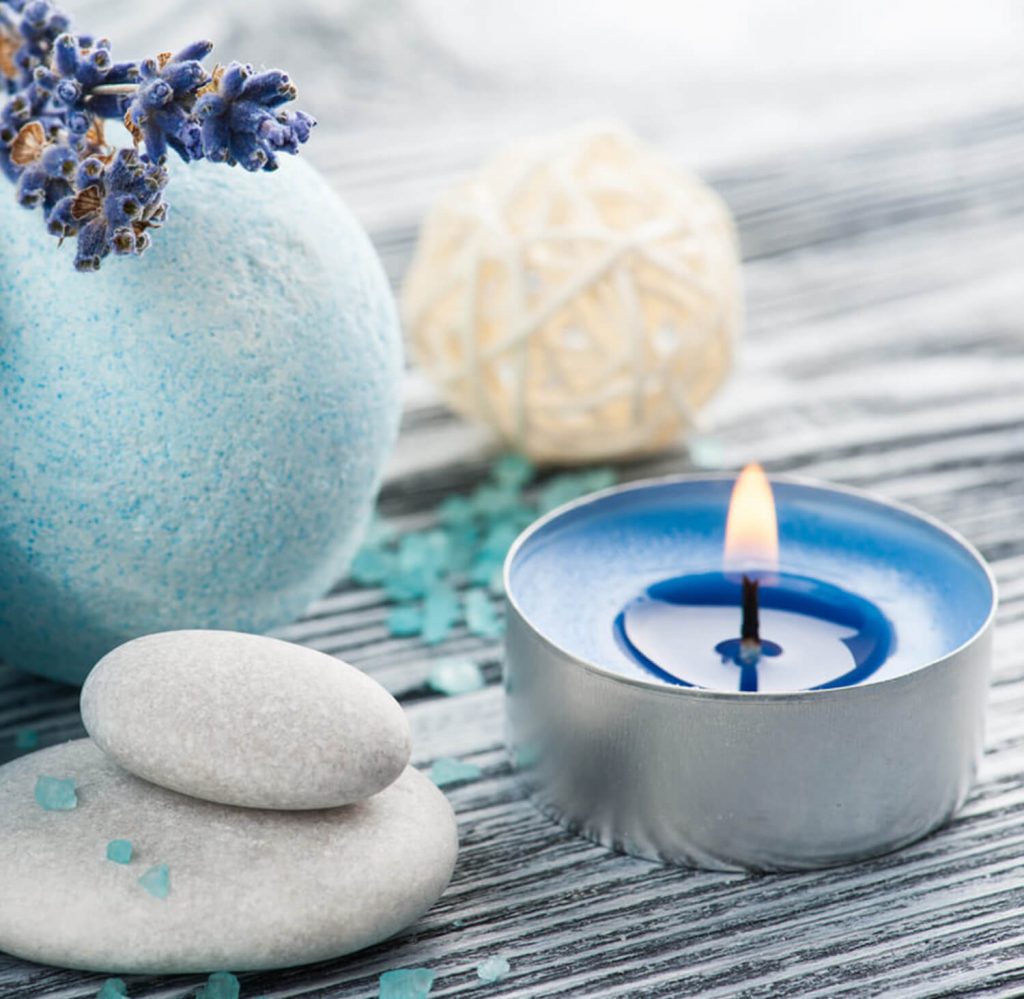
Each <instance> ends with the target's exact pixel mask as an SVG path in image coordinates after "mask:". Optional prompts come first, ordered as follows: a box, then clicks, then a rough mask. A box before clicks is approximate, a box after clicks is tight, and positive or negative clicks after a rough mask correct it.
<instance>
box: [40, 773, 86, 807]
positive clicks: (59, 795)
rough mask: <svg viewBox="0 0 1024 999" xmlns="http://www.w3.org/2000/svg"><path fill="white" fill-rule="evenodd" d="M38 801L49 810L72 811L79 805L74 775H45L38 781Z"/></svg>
mask: <svg viewBox="0 0 1024 999" xmlns="http://www.w3.org/2000/svg"><path fill="white" fill-rule="evenodd" d="M36 801H37V802H39V804H40V805H41V806H42V807H43V808H45V809H46V811H48V812H70V811H71V809H72V808H77V807H78V792H77V791H76V789H75V779H74V778H73V777H44V776H40V777H39V779H38V780H37V781H36Z"/></svg>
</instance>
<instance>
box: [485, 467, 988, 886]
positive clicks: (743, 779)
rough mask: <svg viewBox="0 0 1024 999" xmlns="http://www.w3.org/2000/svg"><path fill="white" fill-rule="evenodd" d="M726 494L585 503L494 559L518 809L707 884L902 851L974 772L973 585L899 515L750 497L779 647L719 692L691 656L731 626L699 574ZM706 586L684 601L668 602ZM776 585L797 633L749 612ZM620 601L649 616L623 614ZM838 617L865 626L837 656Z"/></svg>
mask: <svg viewBox="0 0 1024 999" xmlns="http://www.w3.org/2000/svg"><path fill="white" fill-rule="evenodd" d="M732 485H733V480H732V479H731V478H726V477H716V478H708V477H688V476H683V477H678V478H672V479H665V480H658V481H650V482H641V483H633V484H629V485H625V486H622V487H618V488H615V489H611V490H607V491H605V492H602V493H598V494H595V495H594V496H591V497H587V498H586V499H583V500H581V501H578V502H576V503H572V504H570V505H568V506H565V507H562V508H560V509H559V510H556V511H554V512H553V513H551V514H549V515H548V516H547V517H544V518H543V519H541V520H539V521H538V522H537V523H536V524H534V525H533V526H531V527H530V528H529V529H528V530H527V531H525V532H524V533H523V535H521V536H520V538H519V539H518V541H517V542H516V544H515V545H514V546H513V548H512V550H511V552H510V553H509V556H508V560H507V562H506V565H505V587H506V593H507V595H508V597H507V599H508V630H507V639H506V664H505V684H506V694H507V699H506V702H507V712H508V738H509V748H510V751H511V753H512V758H513V763H514V765H515V766H516V767H517V769H518V770H519V772H520V774H521V777H522V779H523V780H524V782H525V783H526V785H527V787H528V790H529V792H530V794H531V797H532V798H533V800H534V801H535V802H536V804H537V805H538V806H539V807H540V808H541V809H542V810H543V811H544V813H545V814H547V815H549V816H550V817H552V818H553V819H555V820H556V821H558V822H560V823H562V824H563V825H565V826H566V827H567V828H569V829H570V830H571V831H573V832H576V833H579V834H580V835H582V836H585V837H587V838H589V839H592V840H595V841H596V842H599V843H602V844H604V845H605V846H608V847H610V848H612V849H615V850H620V851H624V852H627V853H631V854H634V855H636V856H639V857H644V858H647V859H650V860H656V861H660V862H662V863H666V864H682V865H688V866H696V867H706V868H713V869H718V870H758V871H771V870H799V869H808V868H817V867H825V866H829V865H833V864H841V863H846V862H849V861H854V860H858V859H862V858H866V857H871V856H874V855H876V854H879V853H884V852H886V851H889V850H893V849H895V848H897V847H900V846H903V845H905V844H907V843H910V842H912V841H914V840H916V839H918V838H920V837H921V836H924V835H925V834H927V833H929V832H931V831H932V830H934V829H936V828H937V827H938V826H940V825H942V824H943V823H944V822H945V821H946V820H948V819H949V818H950V816H952V815H953V813H954V812H955V811H956V810H957V808H958V807H959V806H960V805H961V804H962V802H963V801H964V799H965V797H966V796H967V793H968V790H969V788H970V785H971V782H972V779H973V776H974V773H975V771H976V767H977V763H978V760H979V758H980V755H981V750H982V740H983V729H984V710H985V702H986V693H987V685H988V673H989V665H990V659H991V633H992V623H993V619H994V615H995V606H996V592H995V583H994V580H993V578H992V575H991V573H990V572H989V570H988V568H987V566H986V565H985V563H984V561H983V560H982V558H981V556H980V555H979V554H978V553H977V552H976V551H975V550H974V549H973V548H972V547H971V546H970V545H968V544H967V543H966V542H965V541H964V540H963V539H961V538H960V537H958V536H957V535H956V534H954V533H953V532H952V531H949V530H948V529H947V528H945V527H943V526H942V525H941V524H939V523H938V522H936V521H934V520H932V519H930V518H928V517H926V516H924V515H922V514H920V513H917V512H915V511H913V510H910V509H908V508H906V507H903V506H900V505H898V504H895V503H892V502H889V501H886V500H882V499H878V498H875V497H872V496H869V495H867V494H865V493H861V492H858V491H855V490H851V489H841V488H837V487H833V486H828V485H823V484H816V483H810V482H805V481H797V480H789V479H782V480H773V482H772V485H773V487H774V493H775V502H776V506H777V511H778V533H779V543H780V555H779V558H780V562H779V574H778V577H777V579H776V581H775V582H773V581H771V580H768V581H767V584H766V589H765V590H764V593H765V595H766V596H767V597H768V598H769V599H767V601H766V606H764V607H762V620H761V632H762V636H763V638H764V639H765V640H766V644H771V642H772V641H773V635H776V636H778V635H782V634H784V635H785V638H784V640H783V641H780V642H778V646H779V648H780V654H778V656H777V658H773V659H763V660H762V661H761V662H760V663H759V664H758V665H757V673H758V674H759V676H758V677H755V679H754V686H753V688H751V687H750V686H749V684H748V686H747V687H746V688H745V689H742V690H741V689H740V686H741V683H742V682H745V681H743V680H741V676H742V675H744V667H743V664H742V663H739V661H737V664H736V665H733V664H732V663H731V662H729V661H727V660H728V657H727V656H725V655H723V656H717V654H716V653H714V651H713V650H714V646H715V645H717V644H719V643H717V642H716V641H714V640H715V639H716V638H717V637H721V638H723V639H729V638H732V637H733V635H732V634H721V635H719V632H720V631H721V630H722V629H723V627H724V628H725V629H726V630H727V631H733V632H736V631H738V626H739V609H738V608H727V607H723V606H721V604H722V601H723V600H727V599H731V598H730V597H728V585H729V584H728V581H727V578H726V577H716V576H715V572H718V573H721V566H722V547H723V540H724V535H725V514H726V509H727V507H728V504H729V496H730V491H731V489H732ZM716 567H717V568H716ZM708 579H711V580H712V585H710V586H709V587H708V588H707V590H706V592H704V593H703V595H702V596H700V597H699V598H694V599H692V600H691V598H689V597H684V598H679V599H678V600H677V597H676V596H674V595H673V594H678V593H679V592H683V593H689V592H691V591H694V590H695V589H696V590H700V589H701V588H702V587H705V581H706V580H708ZM721 579H726V581H725V582H722V581H721ZM716 580H717V581H716ZM779 580H782V581H786V580H790V581H792V580H796V581H797V582H796V583H794V584H793V586H794V587H795V589H794V590H793V591H792V592H794V593H796V594H797V596H796V597H794V599H795V600H797V601H798V602H799V601H800V600H803V599H804V596H803V595H801V594H803V593H804V590H807V592H811V593H812V595H811V597H810V598H809V599H810V600H811V603H810V604H808V605H807V606H808V607H809V608H810V610H808V611H807V614H806V616H804V610H805V608H803V607H802V605H798V604H794V605H792V606H791V605H790V603H787V601H788V600H789V597H788V596H786V594H785V593H783V596H782V598H779V597H778V593H776V594H775V596H772V595H771V594H772V593H773V592H774V591H773V590H772V587H773V586H775V587H777V588H782V589H784V588H785V586H788V585H790V584H789V583H785V582H779ZM680 581H681V583H680ZM801 588H803V589H801ZM812 591H813V592H812ZM819 591H820V592H819ZM779 592H781V589H780V590H779ZM723 593H724V594H726V596H725V597H722V596H721V594H723ZM665 594H668V595H667V596H666V595H665ZM821 594H824V595H825V597H824V598H821V597H820V595H821ZM833 594H840V596H838V597H835V599H834V600H833V596H832V595H833ZM844 595H846V596H844ZM720 597H721V599H720ZM822 600H824V603H822ZM666 601H667V602H666ZM673 601H676V603H673ZM815 601H816V602H815ZM829 601H833V603H834V604H835V606H836V607H837V608H839V611H838V612H837V613H835V614H833V613H832V610H830V609H829V606H831V605H830V604H829ZM684 604H685V606H684ZM826 605H829V606H826ZM819 606H823V607H825V610H824V611H822V613H821V616H820V618H819V617H818V616H816V615H817V614H818V610H817V608H819ZM636 607H639V608H640V610H641V611H642V612H643V615H648V616H646V617H645V616H642V615H641V616H640V617H637V616H635V615H634V616H633V617H630V614H633V609H634V608H636ZM794 607H795V611H796V612H794ZM861 607H868V608H870V611H869V612H865V614H864V615H862V617H863V618H864V620H865V621H867V620H869V619H870V621H871V622H876V616H877V620H879V621H883V622H885V625H884V627H883V628H881V629H879V628H878V627H876V623H877V622H876V623H871V624H870V628H869V626H868V625H864V628H862V629H860V630H861V631H863V630H865V629H868V630H870V631H871V632H872V636H873V637H871V641H873V642H875V644H874V645H873V646H871V648H872V649H873V651H872V652H871V655H870V657H868V658H867V659H865V658H864V657H863V656H862V657H861V660H858V655H859V654H860V653H861V652H863V650H864V649H865V648H866V646H865V645H864V641H863V635H860V634H858V629H859V625H858V621H860V620H861V619H860V618H858V617H857V614H860V613H861V612H860V610H858V608H861ZM850 608H853V610H850ZM651 615H653V616H651ZM672 615H675V616H672ZM723 615H725V616H723ZM844 615H845V616H844ZM623 621H625V622H626V625H625V631H623V628H622V625H623ZM649 621H655V622H656V623H657V622H658V621H667V622H668V630H667V631H666V630H665V629H664V628H662V631H661V632H660V633H658V632H657V629H655V631H654V632H649V631H645V630H644V629H645V628H648V624H649ZM723 621H724V622H727V623H726V624H723V623H722V622H723ZM659 627H660V625H659ZM829 628H832V629H833V630H834V631H835V637H833V638H830V637H829V636H830V632H829V631H828V629H829ZM883 631H884V634H882V632H883ZM676 633H677V634H678V636H679V638H678V642H677V643H676V642H672V641H668V640H667V639H666V638H665V635H669V636H671V635H672V634H676ZM652 635H653V637H652ZM879 636H881V637H879ZM879 642H881V643H882V644H881V645H879V644H878V643H879ZM637 644H639V645H641V646H643V648H642V649H640V652H639V654H638V652H637V647H636V646H637ZM804 646H806V647H804ZM680 650H681V651H680ZM844 657H845V658H844ZM858 661H861V662H870V668H869V669H867V672H866V674H865V670H864V669H861V668H860V667H859V666H857V665H856V664H857V663H858ZM850 663H853V664H854V668H848V666H849V665H850ZM788 679H791V680H792V681H793V684H794V685H793V688H792V689H786V685H787V680H788ZM836 684H840V685H836ZM713 687H718V689H710V688H713Z"/></svg>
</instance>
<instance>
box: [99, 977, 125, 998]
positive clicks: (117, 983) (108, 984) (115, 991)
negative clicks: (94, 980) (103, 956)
mask: <svg viewBox="0 0 1024 999" xmlns="http://www.w3.org/2000/svg"><path fill="white" fill-rule="evenodd" d="M127 995H128V987H127V986H126V985H125V984H124V981H123V980H122V979H120V978H108V979H107V980H106V981H105V982H104V983H103V984H102V985H101V986H100V990H99V992H97V993H96V999H124V997H125V996H127Z"/></svg>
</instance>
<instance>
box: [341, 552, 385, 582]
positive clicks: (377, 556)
mask: <svg viewBox="0 0 1024 999" xmlns="http://www.w3.org/2000/svg"><path fill="white" fill-rule="evenodd" d="M395 562H396V559H395V556H394V553H393V552H388V551H384V550H382V549H380V548H362V549H360V551H359V552H358V553H357V554H356V557H355V558H354V559H353V560H352V567H351V568H350V569H349V576H351V577H352V579H353V581H354V582H356V583H358V584H359V585H360V586H379V585H380V584H381V583H383V582H384V580H386V579H387V578H388V576H390V575H391V573H392V572H394V571H395Z"/></svg>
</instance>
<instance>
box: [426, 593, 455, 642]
mask: <svg viewBox="0 0 1024 999" xmlns="http://www.w3.org/2000/svg"><path fill="white" fill-rule="evenodd" d="M460 616H461V609H460V607H459V597H458V594H456V592H455V590H454V589H452V587H451V586H450V585H449V584H448V583H434V584H433V585H432V586H431V587H430V589H429V590H427V598H426V600H424V601H423V629H422V632H421V635H422V638H423V641H424V642H425V643H426V644H427V645H437V644H438V643H440V642H443V641H444V640H445V639H446V638H447V637H448V635H449V634H450V633H451V630H452V628H453V627H454V625H455V623H456V622H457V621H458V620H459V617H460Z"/></svg>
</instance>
